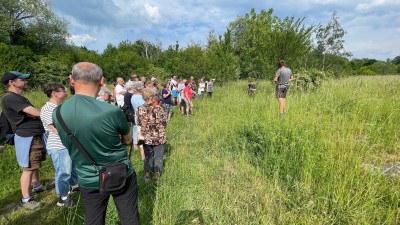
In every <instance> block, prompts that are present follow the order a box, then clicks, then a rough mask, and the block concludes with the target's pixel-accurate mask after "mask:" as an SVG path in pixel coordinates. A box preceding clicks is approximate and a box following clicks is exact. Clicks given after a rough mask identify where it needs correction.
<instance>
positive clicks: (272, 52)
mask: <svg viewBox="0 0 400 225" xmlns="http://www.w3.org/2000/svg"><path fill="white" fill-rule="evenodd" d="M303 22H304V18H300V19H295V18H294V17H286V18H284V19H283V20H282V19H280V18H279V17H276V16H273V10H272V9H269V10H268V11H265V10H261V12H260V13H259V14H257V13H256V12H255V10H254V9H252V10H251V11H250V13H247V14H246V15H245V16H244V17H239V18H238V19H236V20H235V21H233V22H232V23H230V24H229V30H231V31H232V46H233V48H234V52H235V54H236V55H238V56H239V58H240V62H241V64H240V68H241V76H242V77H247V76H249V75H251V76H255V75H256V76H263V77H265V78H267V77H268V78H270V76H272V74H273V73H274V71H275V70H276V65H277V62H278V60H279V59H285V60H286V61H288V62H292V63H293V64H294V63H296V62H298V61H299V59H300V58H301V57H303V56H304V55H305V54H307V53H308V52H309V51H310V49H311V47H312V45H311V34H312V31H313V28H314V27H313V26H309V27H306V26H305V25H304V24H303Z"/></svg>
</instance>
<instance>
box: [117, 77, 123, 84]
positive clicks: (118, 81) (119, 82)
mask: <svg viewBox="0 0 400 225" xmlns="http://www.w3.org/2000/svg"><path fill="white" fill-rule="evenodd" d="M117 84H119V85H124V79H123V78H122V77H117Z"/></svg>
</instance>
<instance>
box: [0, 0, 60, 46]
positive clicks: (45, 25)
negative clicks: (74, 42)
mask: <svg viewBox="0 0 400 225" xmlns="http://www.w3.org/2000/svg"><path fill="white" fill-rule="evenodd" d="M0 28H1V29H0V41H2V42H4V43H7V44H12V45H25V46H29V47H30V48H31V49H32V50H34V51H36V52H39V53H45V52H47V51H48V50H50V49H51V48H52V47H54V46H58V45H65V43H66V38H67V37H68V28H67V22H66V21H65V20H63V19H61V18H59V17H57V16H56V15H55V14H54V13H53V11H52V9H51V4H50V2H49V1H46V0H2V1H1V2H0Z"/></svg>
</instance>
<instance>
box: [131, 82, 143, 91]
mask: <svg viewBox="0 0 400 225" xmlns="http://www.w3.org/2000/svg"><path fill="white" fill-rule="evenodd" d="M143 89H144V87H143V83H142V81H135V82H133V84H132V90H133V91H134V92H141V91H142V90H143Z"/></svg>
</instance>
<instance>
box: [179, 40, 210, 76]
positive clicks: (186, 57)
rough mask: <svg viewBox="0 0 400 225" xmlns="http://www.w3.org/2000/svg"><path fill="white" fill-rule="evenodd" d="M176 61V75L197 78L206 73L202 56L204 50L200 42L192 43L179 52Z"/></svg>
mask: <svg viewBox="0 0 400 225" xmlns="http://www.w3.org/2000/svg"><path fill="white" fill-rule="evenodd" d="M175 63H176V71H175V73H176V75H178V76H181V77H184V78H189V77H190V76H194V77H195V78H199V77H200V76H202V75H203V74H205V73H206V71H207V67H206V63H205V58H204V50H203V48H202V47H201V45H200V44H196V43H192V44H190V45H189V46H188V47H186V48H185V49H184V50H182V51H181V52H180V53H179V60H176V61H175Z"/></svg>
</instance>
